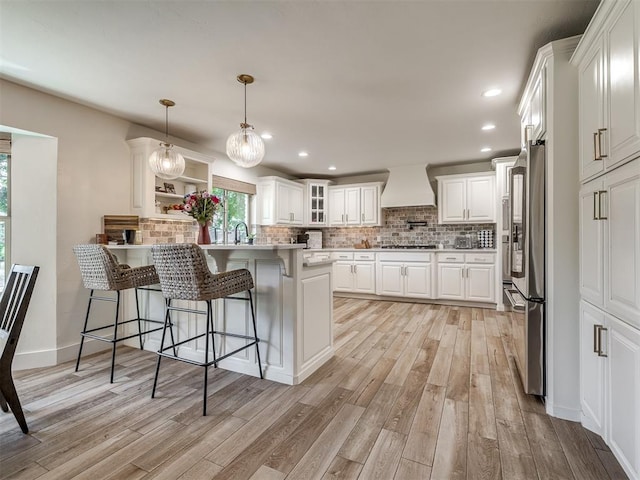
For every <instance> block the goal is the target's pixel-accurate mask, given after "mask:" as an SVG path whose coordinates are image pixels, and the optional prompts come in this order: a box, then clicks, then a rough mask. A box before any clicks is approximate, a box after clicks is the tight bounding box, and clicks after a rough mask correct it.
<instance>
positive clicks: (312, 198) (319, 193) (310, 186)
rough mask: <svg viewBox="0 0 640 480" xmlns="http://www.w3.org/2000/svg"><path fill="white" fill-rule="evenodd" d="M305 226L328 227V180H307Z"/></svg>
mask: <svg viewBox="0 0 640 480" xmlns="http://www.w3.org/2000/svg"><path fill="white" fill-rule="evenodd" d="M301 182H302V183H303V184H304V185H305V200H304V203H305V209H304V224H305V225H309V226H326V225H327V217H328V215H329V209H328V207H329V205H328V203H329V199H328V187H329V183H330V182H329V181H328V180H312V179H305V180H302V181H301Z"/></svg>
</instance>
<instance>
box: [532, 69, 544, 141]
mask: <svg viewBox="0 0 640 480" xmlns="http://www.w3.org/2000/svg"><path fill="white" fill-rule="evenodd" d="M546 78H547V69H546V68H543V69H542V70H540V75H539V76H538V78H537V80H536V82H535V84H534V87H533V93H532V94H531V102H530V112H531V117H530V121H531V123H530V125H531V129H532V136H533V139H534V140H539V139H540V138H542V136H543V135H544V133H545V131H546V122H545V110H546V109H545V85H546Z"/></svg>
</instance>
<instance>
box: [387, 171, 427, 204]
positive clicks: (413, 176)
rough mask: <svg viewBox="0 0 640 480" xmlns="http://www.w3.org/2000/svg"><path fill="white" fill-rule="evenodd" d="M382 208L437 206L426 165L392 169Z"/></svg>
mask: <svg viewBox="0 0 640 480" xmlns="http://www.w3.org/2000/svg"><path fill="white" fill-rule="evenodd" d="M380 204H381V206H382V208H388V207H414V206H425V205H431V206H435V205H436V196H435V195H434V193H433V189H432V188H431V184H430V183H429V177H427V166H426V165H406V166H403V167H390V168H389V178H388V179H387V185H386V186H385V188H384V191H383V192H382V196H381V198H380Z"/></svg>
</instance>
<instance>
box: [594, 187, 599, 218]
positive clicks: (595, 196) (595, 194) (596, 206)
mask: <svg viewBox="0 0 640 480" xmlns="http://www.w3.org/2000/svg"><path fill="white" fill-rule="evenodd" d="M599 197H600V192H599V191H595V192H593V219H594V220H598V219H599V218H598V214H596V210H597V209H599V206H600V200H599Z"/></svg>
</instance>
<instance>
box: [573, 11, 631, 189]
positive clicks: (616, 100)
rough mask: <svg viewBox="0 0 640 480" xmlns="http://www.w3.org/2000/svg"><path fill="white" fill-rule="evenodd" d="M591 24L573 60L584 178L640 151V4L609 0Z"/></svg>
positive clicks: (613, 165) (581, 167)
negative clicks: (577, 91)
mask: <svg viewBox="0 0 640 480" xmlns="http://www.w3.org/2000/svg"><path fill="white" fill-rule="evenodd" d="M591 25H592V26H591V27H590V29H589V30H588V31H587V32H586V33H585V35H584V36H583V39H582V41H581V42H580V45H578V48H577V49H576V53H575V54H574V56H573V58H572V62H573V63H574V64H577V66H578V71H579V100H580V114H579V123H580V177H581V179H583V180H584V179H587V178H590V177H592V176H594V175H597V174H598V173H600V172H602V171H605V170H608V169H611V168H613V167H615V166H616V165H618V164H620V163H621V162H623V161H626V160H630V159H632V158H634V157H636V156H638V154H639V153H640V108H639V105H640V76H639V75H638V70H639V69H640V56H639V55H638V51H639V49H640V40H639V39H640V3H639V2H637V1H633V0H623V1H619V2H603V5H602V6H601V7H600V9H599V11H598V12H597V14H596V15H595V16H594V21H593V22H592V24H591Z"/></svg>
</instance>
